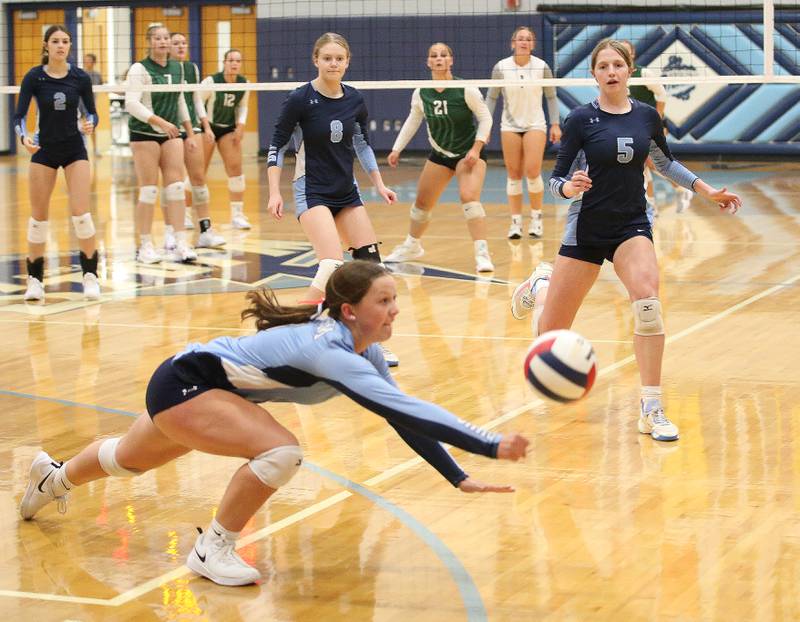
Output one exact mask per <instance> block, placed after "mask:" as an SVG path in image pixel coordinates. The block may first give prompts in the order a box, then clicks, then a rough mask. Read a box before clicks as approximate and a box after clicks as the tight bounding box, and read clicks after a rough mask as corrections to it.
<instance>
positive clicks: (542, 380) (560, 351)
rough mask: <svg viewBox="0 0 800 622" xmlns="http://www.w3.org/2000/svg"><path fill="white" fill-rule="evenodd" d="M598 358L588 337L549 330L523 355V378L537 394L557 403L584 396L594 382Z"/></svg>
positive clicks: (571, 400)
mask: <svg viewBox="0 0 800 622" xmlns="http://www.w3.org/2000/svg"><path fill="white" fill-rule="evenodd" d="M596 375H597V360H596V358H595V355H594V348H593V347H592V344H591V342H589V340H588V339H585V338H583V337H581V336H580V335H579V334H578V333H576V332H573V331H571V330H551V331H549V332H546V333H544V334H542V335H540V336H539V337H538V338H537V339H536V341H534V342H533V344H532V345H531V347H530V349H529V350H528V354H527V355H526V356H525V377H526V378H527V379H528V382H529V383H530V384H531V386H532V387H533V388H534V389H536V391H538V392H539V393H541V394H542V395H544V396H545V397H548V398H550V399H551V400H556V401H558V402H573V401H575V400H579V399H581V398H582V397H584V396H585V395H586V394H587V393H589V390H590V389H591V388H592V385H593V384H594V379H595V376H596Z"/></svg>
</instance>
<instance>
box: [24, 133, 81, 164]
mask: <svg viewBox="0 0 800 622" xmlns="http://www.w3.org/2000/svg"><path fill="white" fill-rule="evenodd" d="M88 159H89V156H88V154H87V153H86V144H85V143H84V142H83V136H75V137H73V138H70V139H69V140H65V141H62V142H58V143H50V144H48V145H43V146H42V148H41V149H39V151H37V152H36V153H34V154H33V155H32V156H31V162H36V164H43V165H44V166H49V167H50V168H54V169H59V168H61V167H62V166H63V167H64V168H67V167H68V166H69V165H70V164H72V163H73V162H77V161H78V160H88Z"/></svg>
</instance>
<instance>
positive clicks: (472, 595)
mask: <svg viewBox="0 0 800 622" xmlns="http://www.w3.org/2000/svg"><path fill="white" fill-rule="evenodd" d="M0 395H8V396H10V397H22V398H25V399H29V400H41V401H45V402H53V403H54V404H61V405H63V406H73V407H79V408H89V409H91V410H97V411H99V412H106V413H112V414H115V415H124V416H126V417H138V416H139V414H138V413H133V412H130V411H128V410H120V409H117V408H107V407H105V406H99V405H97V404H84V403H82V402H73V401H72V400H62V399H60V398H56V397H44V396H40V395H33V394H31V393H21V392H19V391H8V390H5V389H0ZM303 466H304V467H305V468H307V469H308V470H309V471H312V472H313V473H316V474H318V475H321V476H322V477H326V478H328V479H330V480H332V481H334V482H336V483H337V484H339V485H340V486H342V487H343V488H346V489H347V490H350V491H352V492H354V493H356V494H359V495H361V496H362V497H366V498H367V499H369V500H370V501H372V502H373V503H374V504H375V505H377V506H378V507H380V508H381V509H383V510H386V511H387V512H389V513H390V514H392V515H393V516H395V518H397V519H398V520H399V521H400V522H401V523H403V525H405V526H406V527H408V529H410V530H411V531H412V532H414V533H415V534H416V535H417V537H418V538H419V539H420V540H422V541H423V542H424V543H425V544H426V545H427V546H428V548H430V549H431V550H432V551H433V552H434V553H435V554H436V556H437V557H438V558H439V559H440V560H441V562H442V564H444V567H445V568H447V570H448V572H449V573H450V576H451V577H452V578H453V581H454V582H455V584H456V585H457V586H458V591H459V592H461V600H462V601H463V602H464V609H465V610H466V612H467V620H469V622H486V620H487V619H488V618H487V614H486V607H485V606H484V604H483V600H482V599H481V595H480V592H479V591H478V588H477V586H476V585H475V582H474V581H473V580H472V577H471V576H470V575H469V572H467V569H466V568H464V565H463V564H462V563H461V562H460V561H459V560H458V557H456V556H455V554H454V553H453V552H452V551H451V550H450V549H449V548H447V545H446V544H445V543H444V542H442V541H441V540H440V539H439V538H438V537H437V536H436V534H434V533H433V532H432V531H431V530H430V529H428V528H427V527H426V526H425V525H423V524H422V523H420V522H419V521H418V520H417V519H416V518H414V517H413V516H411V514H409V513H408V512H406V511H405V510H403V509H402V508H400V507H398V506H396V505H395V504H394V503H392V502H391V501H388V500H387V499H384V498H383V497H381V496H380V495H379V494H377V493H375V492H372V491H371V490H369V489H368V488H365V487H364V486H362V485H361V484H357V483H356V482H354V481H352V480H349V479H347V478H346V477H342V476H341V475H337V474H336V473H333V472H332V471H328V470H327V469H325V468H323V467H321V466H318V465H316V464H313V463H311V462H308V461H306V460H304V461H303Z"/></svg>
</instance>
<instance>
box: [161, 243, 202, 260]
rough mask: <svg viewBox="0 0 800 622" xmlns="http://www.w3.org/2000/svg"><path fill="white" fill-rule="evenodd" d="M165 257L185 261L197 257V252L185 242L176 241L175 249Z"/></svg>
mask: <svg viewBox="0 0 800 622" xmlns="http://www.w3.org/2000/svg"><path fill="white" fill-rule="evenodd" d="M167 257H168V258H169V260H170V261H177V262H179V263H187V262H190V261H194V260H195V259H197V253H196V252H195V251H194V249H193V248H192V247H191V246H189V245H188V244H187V243H186V242H178V244H177V246H175V250H173V251H172V252H171V253H169V255H167Z"/></svg>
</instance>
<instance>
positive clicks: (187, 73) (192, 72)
mask: <svg viewBox="0 0 800 622" xmlns="http://www.w3.org/2000/svg"><path fill="white" fill-rule="evenodd" d="M181 71H182V72H183V80H181V82H183V84H198V83H199V82H200V70H199V69H198V68H197V65H195V64H194V63H193V62H192V61H190V60H185V61H183V62H182V63H181ZM183 96H184V98H185V99H186V107H187V108H188V109H189V120H190V121H191V122H192V127H194V128H198V127H200V119H199V118H198V116H197V110H196V109H195V107H194V92H191V93H184V95H183Z"/></svg>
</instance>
